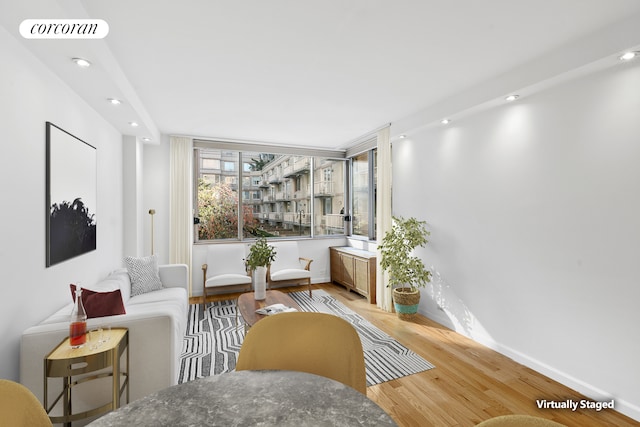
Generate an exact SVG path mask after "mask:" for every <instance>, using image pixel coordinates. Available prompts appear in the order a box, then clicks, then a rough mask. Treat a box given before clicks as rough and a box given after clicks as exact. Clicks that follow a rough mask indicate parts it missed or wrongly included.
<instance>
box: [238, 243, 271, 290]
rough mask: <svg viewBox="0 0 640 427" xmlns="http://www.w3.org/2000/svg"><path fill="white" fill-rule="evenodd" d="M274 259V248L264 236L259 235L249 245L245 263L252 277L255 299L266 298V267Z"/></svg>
mask: <svg viewBox="0 0 640 427" xmlns="http://www.w3.org/2000/svg"><path fill="white" fill-rule="evenodd" d="M274 259H276V248H274V247H273V246H271V245H270V244H268V243H267V239H266V237H260V238H259V239H258V240H256V241H255V242H254V243H253V245H251V247H249V255H248V256H247V258H246V259H245V264H246V265H247V269H248V270H249V271H250V272H251V276H252V277H253V290H254V292H255V298H256V299H257V300H263V299H265V298H266V289H267V267H268V266H269V265H271V263H272V262H273V260H274Z"/></svg>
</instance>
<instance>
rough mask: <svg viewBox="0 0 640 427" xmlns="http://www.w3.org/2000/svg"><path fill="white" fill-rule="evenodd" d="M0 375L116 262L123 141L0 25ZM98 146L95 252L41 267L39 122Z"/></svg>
mask: <svg viewBox="0 0 640 427" xmlns="http://www.w3.org/2000/svg"><path fill="white" fill-rule="evenodd" d="M0 52H2V67H0V99H2V102H0V118H1V119H0V122H1V123H2V136H3V138H2V148H3V155H2V156H0V185H1V186H2V214H1V215H2V216H1V220H0V271H1V272H2V282H1V284H0V286H1V290H0V293H1V296H2V297H1V298H0V331H1V334H0V342H1V343H2V345H0V377H2V378H8V379H12V380H17V379H18V367H19V341H20V335H21V333H22V331H23V330H24V329H26V328H28V327H29V326H32V325H34V324H36V323H38V322H39V321H41V320H42V319H44V318H45V317H47V316H49V315H50V314H52V313H53V312H54V311H55V310H57V309H58V308H60V307H61V306H62V305H64V304H68V303H69V301H70V299H71V295H70V293H69V283H71V282H73V281H82V282H83V283H85V284H91V283H94V282H96V281H97V280H98V279H99V278H101V277H103V276H104V275H106V274H107V273H108V272H109V271H110V270H112V269H113V268H116V267H119V266H120V265H121V261H122V136H121V135H120V134H119V133H118V132H117V131H116V130H115V129H114V128H113V127H112V126H110V125H108V124H107V123H106V122H105V121H104V120H102V119H101V118H100V117H99V116H98V115H97V113H96V112H95V111H93V110H91V109H90V108H89V107H88V106H87V105H86V104H85V103H84V102H83V101H82V100H81V99H80V98H79V97H78V96H77V95H76V94H75V93H73V92H72V91H71V90H69V89H68V87H67V86H65V85H64V84H63V83H62V82H61V81H60V80H59V79H58V78H57V77H56V76H55V75H53V74H52V73H50V72H49V71H48V70H47V69H46V68H45V67H44V66H43V65H42V64H41V63H39V62H38V61H37V60H35V59H34V58H33V57H32V56H31V55H30V54H29V53H28V52H27V51H26V50H25V49H24V48H23V47H22V46H21V45H19V44H18V42H17V41H16V40H15V39H14V38H13V37H12V36H10V35H9V34H8V33H7V32H6V30H5V29H4V28H3V27H0ZM46 121H50V122H52V123H54V124H56V125H57V126H59V127H61V128H63V129H65V130H67V131H68V132H70V133H72V134H73V135H75V136H77V137H78V138H80V139H82V140H84V141H86V142H88V143H90V144H91V145H93V146H94V147H96V148H97V159H98V207H97V225H98V227H97V250H95V251H93V252H90V253H88V254H85V255H82V256H79V257H76V258H74V259H71V260H68V261H65V262H63V263H60V264H57V265H55V266H52V267H49V268H46V267H45V241H46V240H45V217H46V214H47V211H48V210H47V208H46V206H45V148H46V142H45V122H46Z"/></svg>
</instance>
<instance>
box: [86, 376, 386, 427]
mask: <svg viewBox="0 0 640 427" xmlns="http://www.w3.org/2000/svg"><path fill="white" fill-rule="evenodd" d="M89 425H90V426H92V427H115V426H136V427H142V426H296V427H303V426H314V427H319V426H327V427H329V426H330V427H338V426H345V427H346V426H397V424H396V423H395V421H394V420H393V418H391V416H389V414H387V413H386V412H385V411H384V410H383V409H382V408H380V407H379V406H378V405H377V404H376V403H375V402H374V401H373V400H371V399H369V398H368V397H367V396H366V395H364V394H362V393H360V392H359V391H357V390H355V389H353V388H351V387H349V386H347V385H345V384H342V383H340V382H338V381H335V380H332V379H329V378H326V377H322V376H318V375H314V374H308V373H305V372H297V371H234V372H230V373H226V374H221V375H213V376H209V377H205V378H199V379H196V380H193V381H188V382H184V383H182V384H178V385H174V386H171V387H168V388H165V389H162V390H160V391H157V392H155V393H152V394H150V395H148V396H145V397H143V398H140V399H138V400H135V401H133V402H131V403H129V404H128V405H125V406H122V407H121V408H119V409H117V410H115V411H113V412H110V413H108V414H106V415H104V416H102V417H100V418H98V419H96V420H95V421H93V422H92V423H91V424H89Z"/></svg>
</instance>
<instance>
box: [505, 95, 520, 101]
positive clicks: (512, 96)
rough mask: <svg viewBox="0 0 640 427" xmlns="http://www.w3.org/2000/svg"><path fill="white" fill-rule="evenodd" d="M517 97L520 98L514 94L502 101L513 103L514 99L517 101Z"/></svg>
mask: <svg viewBox="0 0 640 427" xmlns="http://www.w3.org/2000/svg"><path fill="white" fill-rule="evenodd" d="M519 97H520V95H515V94H514V95H509V96H507V97H506V98H505V99H504V100H505V101H509V102H511V101H515V100H516V99H518V98H519Z"/></svg>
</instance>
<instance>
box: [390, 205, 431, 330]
mask: <svg viewBox="0 0 640 427" xmlns="http://www.w3.org/2000/svg"><path fill="white" fill-rule="evenodd" d="M426 224H427V223H426V221H418V220H417V219H416V218H413V217H411V218H407V219H404V218H402V217H395V216H394V217H393V224H392V227H391V230H389V231H387V232H386V233H385V235H384V237H383V238H382V242H381V244H380V245H378V249H379V250H380V254H381V255H382V257H381V260H380V266H381V267H382V269H383V270H385V271H387V272H388V273H389V284H388V286H389V287H391V288H393V302H394V306H395V309H396V312H397V313H398V317H399V318H400V319H404V320H408V319H411V318H412V317H413V316H414V315H415V313H417V312H418V303H419V302H420V290H419V288H422V287H424V286H426V284H427V283H429V282H430V281H431V271H429V270H427V268H426V267H425V265H424V263H423V262H422V260H421V259H420V258H418V257H417V256H415V255H413V251H414V249H415V248H417V247H418V246H421V247H424V245H425V244H427V242H428V240H427V236H429V235H430V233H429V231H427V229H426Z"/></svg>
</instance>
